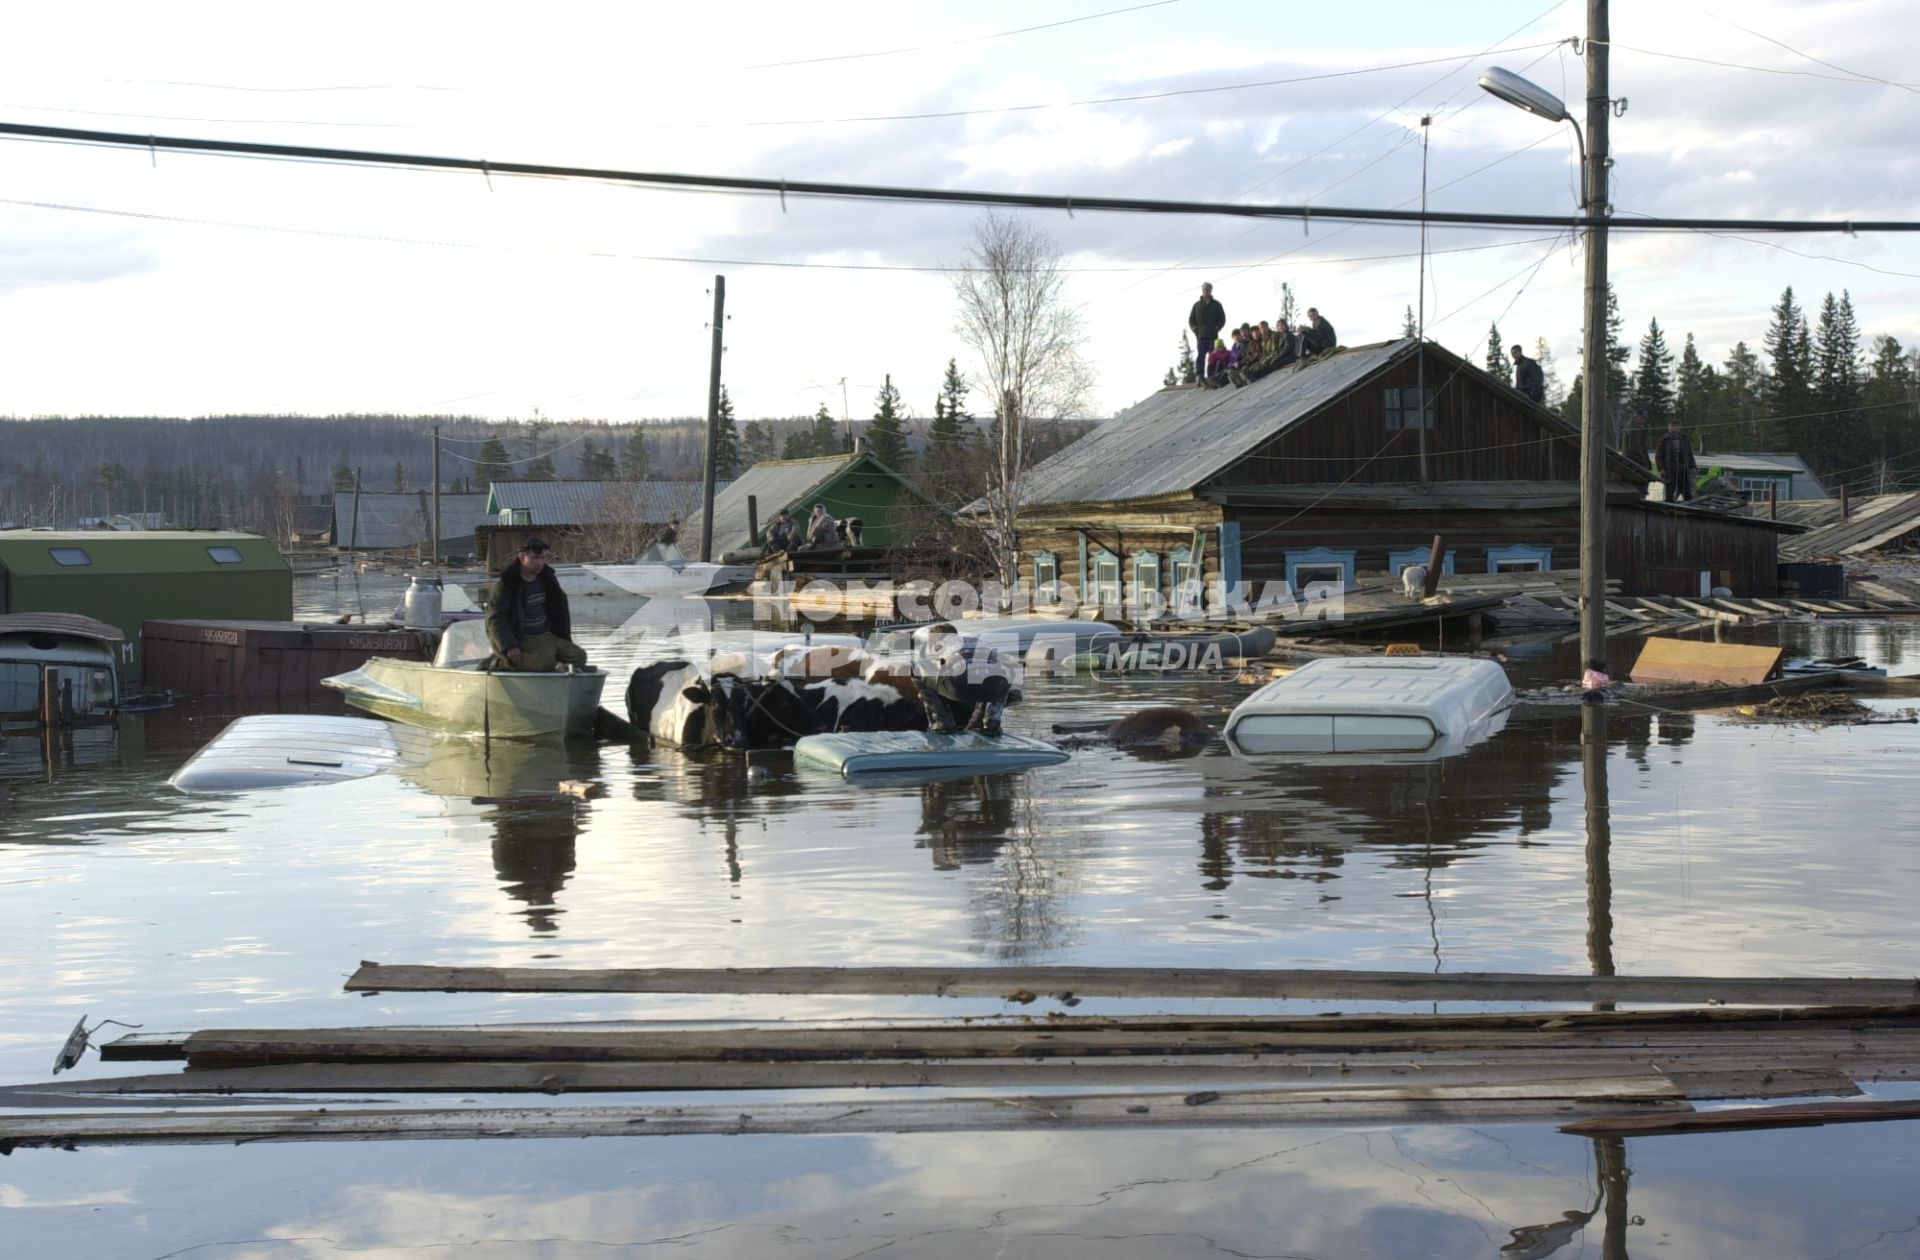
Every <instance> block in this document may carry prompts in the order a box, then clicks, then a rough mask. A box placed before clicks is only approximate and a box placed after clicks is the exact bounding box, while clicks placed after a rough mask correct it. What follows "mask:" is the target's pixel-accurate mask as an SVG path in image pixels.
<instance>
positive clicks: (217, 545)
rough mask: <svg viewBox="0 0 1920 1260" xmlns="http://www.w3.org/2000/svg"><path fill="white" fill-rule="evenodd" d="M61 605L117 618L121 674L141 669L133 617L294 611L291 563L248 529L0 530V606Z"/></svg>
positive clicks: (2, 609) (130, 675)
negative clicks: (246, 531)
mask: <svg viewBox="0 0 1920 1260" xmlns="http://www.w3.org/2000/svg"><path fill="white" fill-rule="evenodd" d="M24 612H63V613H81V614H84V615H85V616H88V617H96V618H98V619H99V620H101V621H104V622H106V623H107V624H108V625H110V626H118V627H119V628H120V633H122V634H124V635H125V636H126V642H125V643H124V644H123V645H122V646H121V653H122V657H123V659H122V663H121V671H120V672H121V678H122V679H123V680H124V681H128V682H135V681H138V680H139V679H140V676H141V672H140V671H141V661H140V627H141V625H142V623H144V622H148V621H154V620H160V619H163V618H176V617H177V618H199V619H209V618H245V619H248V620H253V621H286V620H288V619H289V618H291V617H292V616H293V570H292V568H291V567H289V566H288V564H287V560H286V557H285V556H282V555H281V554H280V550H279V548H277V547H275V546H274V545H273V544H272V543H271V542H269V541H268V540H267V539H265V538H261V537H259V536H258V535H255V534H233V533H222V532H219V531H216V530H145V531H127V532H116V531H113V530H83V531H76V532H56V531H51V530H0V613H24Z"/></svg>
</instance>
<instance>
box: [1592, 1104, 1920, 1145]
mask: <svg viewBox="0 0 1920 1260" xmlns="http://www.w3.org/2000/svg"><path fill="white" fill-rule="evenodd" d="M1869 1120H1920V1099H1915V1098H1877V1099H1868V1100H1866V1101H1863V1102H1848V1103H1827V1102H1821V1103H1794V1104H1789V1105H1787V1106H1783V1107H1729V1108H1726V1109H1724V1110H1719V1111H1699V1112H1693V1113H1690V1114H1687V1115H1679V1116H1659V1117H1654V1116H1604V1117H1602V1118H1600V1119H1597V1120H1583V1121H1580V1122H1578V1123H1576V1124H1563V1125H1561V1126H1560V1131H1561V1132H1562V1133H1578V1134H1581V1135H1582V1136H1585V1137H1653V1136H1656V1135H1661V1134H1673V1133H1727V1132H1730V1131H1733V1130H1736V1129H1795V1128H1809V1127H1812V1126H1814V1125H1822V1124H1859V1123H1862V1122H1864V1121H1869Z"/></svg>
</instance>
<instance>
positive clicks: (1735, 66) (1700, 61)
mask: <svg viewBox="0 0 1920 1260" xmlns="http://www.w3.org/2000/svg"><path fill="white" fill-rule="evenodd" d="M1721 20H1722V21H1725V19H1724V18H1723V19H1721ZM1728 25H1732V23H1728ZM1740 29H1741V30H1746V28H1745V27H1741V28H1740ZM1747 33H1748V34H1749V35H1751V34H1753V33H1754V32H1752V31H1747ZM1760 38H1762V39H1766V38H1767V37H1766V36H1764V35H1762V36H1761V37H1760ZM1594 42H1595V43H1605V44H1606V45H1607V46H1608V47H1609V48H1618V49H1620V50H1621V51H1622V52H1630V53H1639V54H1640V55H1641V56H1643V57H1664V58H1665V59H1667V60H1668V61H1690V62H1692V63H1694V64H1695V65H1700V66H1717V67H1719V68H1720V69H1722V70H1751V71H1753V72H1754V73H1756V74H1784V75H1791V76H1793V77H1795V78H1801V79H1825V80H1827V81H1828V82H1829V83H1864V84H1867V85H1868V86H1878V87H1892V88H1899V89H1900V90H1901V91H1903V92H1920V83H1901V82H1899V81H1898V80H1895V79H1879V78H1874V77H1873V76H1871V75H1864V74H1855V73H1853V72H1852V71H1851V70H1849V71H1847V72H1846V73H1844V74H1821V73H1820V72H1819V71H1817V70H1791V69H1788V68H1787V67H1785V66H1751V65H1747V64H1745V63H1744V62H1739V61H1718V60H1715V59H1714V58H1712V57H1694V56H1689V55H1688V54H1686V53H1676V52H1661V51H1660V50H1659V49H1657V48H1637V47H1635V46H1634V45H1632V44H1622V43H1619V42H1618V41H1611V40H1595V41H1594ZM1773 42H1778V41H1773ZM1781 47H1782V48H1785V47H1786V45H1785V44H1782V45H1781ZM1790 51H1791V50H1790ZM1801 56H1806V54H1805V53H1802V54H1801ZM1807 60H1809V61H1820V59H1819V58H1818V57H1808V58H1807ZM1820 64H1821V65H1823V66H1824V65H1828V64H1829V63H1828V62H1825V61H1820ZM1835 68H1836V69H1837V68H1838V67H1835Z"/></svg>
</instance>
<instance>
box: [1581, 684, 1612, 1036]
mask: <svg viewBox="0 0 1920 1260" xmlns="http://www.w3.org/2000/svg"><path fill="white" fill-rule="evenodd" d="M1580 778H1581V783H1582V786H1583V787H1584V788H1585V790H1586V798H1587V802H1586V803H1587V960H1588V961H1589V962H1590V963H1591V964H1592V966H1593V974H1594V975H1596V976H1610V975H1612V974H1613V973H1614V972H1613V866H1612V857H1611V854H1610V849H1611V848H1612V844H1613V829H1612V820H1611V818H1610V816H1609V814H1608V806H1607V711H1606V709H1605V708H1603V707H1602V706H1600V705H1597V704H1588V705H1582V706H1581V708H1580ZM1612 1008H1613V1004H1612V1003H1611V1002H1595V1003H1594V1009H1596V1010H1611V1009H1612Z"/></svg>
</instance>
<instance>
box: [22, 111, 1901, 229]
mask: <svg viewBox="0 0 1920 1260" xmlns="http://www.w3.org/2000/svg"><path fill="white" fill-rule="evenodd" d="M0 136H16V137H19V138H21V139H26V140H45V141H54V142H59V143H71V144H83V145H101V146H106V147H112V148H130V149H146V150H149V151H153V152H157V151H158V150H160V149H166V150H169V151H179V152H183V153H204V154H211V155H219V156H226V157H246V158H270V159H277V160H284V161H296V162H320V163H340V164H346V165H358V166H390V167H413V168H418V169H425V170H436V171H466V172H470V173H473V174H477V175H482V176H486V177H489V178H490V177H492V176H494V175H503V176H505V175H522V176H533V177H537V178H550V179H580V180H593V181H597V182H600V183H610V184H624V185H632V186H650V187H658V188H670V189H686V190H690V191H702V192H721V193H759V194H763V195H768V196H779V197H780V198H782V199H783V200H784V199H785V198H787V197H822V198H830V199H844V200H850V201H899V202H916V203H921V204H927V205H958V206H1005V207H1009V208H1019V209H1029V210H1064V211H1066V212H1067V213H1068V214H1073V213H1075V212H1077V211H1082V210H1088V211H1095V212H1101V213H1126V214H1218V215H1226V216H1230V217H1241V218H1261V219H1299V220H1301V221H1302V222H1303V223H1307V224H1311V222H1312V220H1314V219H1316V218H1318V219H1321V220H1322V221H1325V220H1332V221H1334V222H1337V223H1344V222H1362V223H1368V222H1377V223H1397V224H1402V225H1409V224H1418V223H1422V222H1424V223H1428V224H1434V225H1444V226H1453V227H1531V228H1553V229H1566V228H1586V227H1600V226H1611V227H1612V228H1613V230H1615V231H1621V230H1629V229H1635V230H1643V231H1696V232H1697V231H1720V232H1846V233H1849V234H1852V233H1858V232H1920V220H1910V219H1876V220H1870V221H1858V222H1855V221H1851V220H1845V219H1695V218H1656V217H1651V216H1649V217H1647V218H1645V219H1641V220H1639V221H1638V222H1634V223H1619V222H1615V221H1613V220H1611V219H1609V218H1605V217H1602V218H1597V219H1590V218H1587V217H1584V216H1580V217H1571V218H1563V217H1558V216H1555V215H1538V214H1505V213H1492V212H1484V211H1473V212H1458V211H1437V210H1428V211H1419V210H1412V211H1408V210H1377V209H1367V208H1361V207H1352V206H1342V207H1335V208H1331V209H1318V210H1316V209H1315V208H1314V207H1312V206H1284V205H1259V206H1248V205H1240V204H1237V203H1233V202H1217V201H1216V202H1209V201H1166V200H1157V199H1154V198H1148V197H1076V196H1073V195H1071V194H1058V193H1012V192H980V191H974V190H971V189H958V188H909V187H893V186H888V185H884V184H836V183H827V182H824V181H820V180H787V179H763V178H751V177H746V176H737V175H687V174H679V173H671V172H665V171H629V170H621V169H618V168H614V167H586V166H564V165H560V164H558V163H549V162H493V161H489V160H487V159H483V158H456V157H443V156H436V155H427V154H417V153H383V152H378V151H375V150H367V149H333V148H322V147H318V146H313V145H292V144H264V143H257V142H253V141H245V140H204V139H195V138H190V137H183V136H152V135H147V136H142V135H134V134H131V133H129V132H118V131H85V130H80V129H78V128H70V127H41V126H34V125H30V124H26V123H0Z"/></svg>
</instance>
